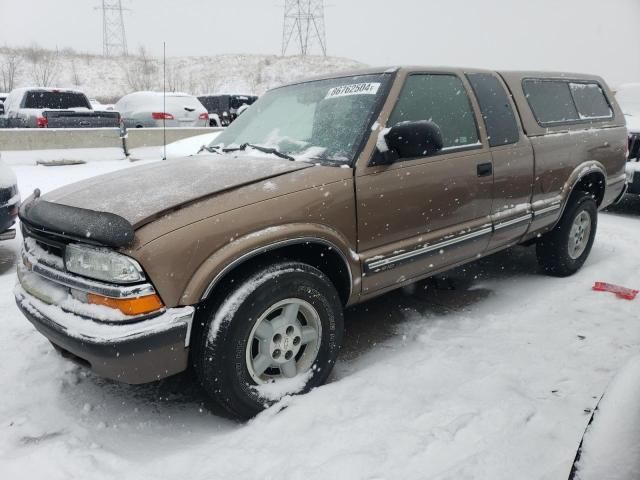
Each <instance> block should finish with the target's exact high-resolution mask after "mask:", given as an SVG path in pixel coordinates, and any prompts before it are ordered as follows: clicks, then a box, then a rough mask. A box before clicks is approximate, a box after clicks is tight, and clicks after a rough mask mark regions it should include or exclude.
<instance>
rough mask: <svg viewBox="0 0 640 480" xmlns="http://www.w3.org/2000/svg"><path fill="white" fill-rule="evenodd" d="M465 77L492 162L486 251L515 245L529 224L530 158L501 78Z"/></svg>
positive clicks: (480, 74)
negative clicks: (470, 88)
mask: <svg viewBox="0 0 640 480" xmlns="http://www.w3.org/2000/svg"><path fill="white" fill-rule="evenodd" d="M467 78H468V79H469V83H470V84H471V86H472V88H473V92H474V94H475V96H476V99H477V100H478V104H479V106H480V111H481V113H482V118H483V121H484V124H485V127H486V131H487V140H488V143H489V147H490V149H491V157H492V159H493V205H492V207H491V220H492V223H493V227H494V233H493V235H492V237H491V242H490V243H489V248H488V251H489V252H490V251H492V250H497V249H500V248H503V247H505V246H508V245H511V244H516V243H517V242H518V241H519V240H520V239H521V238H522V236H523V235H524V234H525V233H526V231H527V228H528V227H529V224H530V223H531V219H532V217H533V215H532V210H531V196H532V193H533V183H534V178H533V176H534V155H533V148H532V146H531V142H529V139H528V137H527V136H526V135H524V134H523V132H522V126H521V124H520V122H519V119H518V118H517V116H516V114H515V106H514V103H513V100H512V99H511V96H510V95H508V94H507V90H506V88H505V85H504V83H503V82H502V79H501V78H499V77H498V76H497V75H495V74H492V73H469V74H467Z"/></svg>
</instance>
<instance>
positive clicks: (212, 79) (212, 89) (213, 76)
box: [200, 73, 222, 93]
mask: <svg viewBox="0 0 640 480" xmlns="http://www.w3.org/2000/svg"><path fill="white" fill-rule="evenodd" d="M221 83H222V79H221V78H220V76H219V75H218V74H217V73H209V74H208V75H207V76H206V77H204V78H203V79H202V81H201V82H200V90H201V93H218V89H219V88H220V85H221Z"/></svg>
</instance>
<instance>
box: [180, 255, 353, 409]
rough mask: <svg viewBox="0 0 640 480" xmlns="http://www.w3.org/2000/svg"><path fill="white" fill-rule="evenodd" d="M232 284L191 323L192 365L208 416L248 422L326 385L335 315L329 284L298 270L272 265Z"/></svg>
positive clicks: (338, 318) (336, 330)
mask: <svg viewBox="0 0 640 480" xmlns="http://www.w3.org/2000/svg"><path fill="white" fill-rule="evenodd" d="M236 285H238V286H237V287H236V288H234V289H233V290H231V291H230V293H229V294H228V295H222V296H223V297H224V298H223V299H221V300H219V301H218V302H217V303H216V304H215V305H213V308H211V309H209V310H208V312H207V311H206V310H205V311H204V312H203V317H202V319H201V320H200V322H197V323H199V324H200V326H201V329H199V331H198V332H197V336H198V337H197V338H194V340H193V343H192V344H193V345H194V350H193V351H192V363H193V367H194V371H195V373H196V376H197V378H198V381H199V383H200V384H201V385H202V387H203V389H204V390H205V392H206V393H207V395H208V396H209V398H211V399H212V400H213V402H214V405H212V407H213V408H212V409H213V410H214V411H216V410H218V409H217V408H216V407H218V406H220V407H222V408H223V409H224V410H225V411H226V412H227V413H229V414H231V416H233V417H236V418H239V419H248V418H251V417H253V416H255V415H256V414H258V413H259V412H261V411H262V410H264V409H265V408H267V407H268V406H270V405H272V404H273V403H275V402H276V401H278V400H280V399H281V398H282V397H283V396H285V395H288V394H295V393H306V392H308V391H309V390H311V389H312V388H314V387H317V386H319V385H322V384H323V383H324V382H325V381H326V379H327V377H328V376H329V374H330V373H331V370H332V368H333V365H334V364H335V361H336V358H337V356H338V350H339V348H340V345H341V342H342V333H343V312H342V303H341V301H340V297H339V295H338V292H337V291H336V289H335V287H334V286H333V284H332V283H331V281H330V280H329V279H328V278H327V277H326V276H325V275H324V274H323V273H322V272H321V271H319V270H317V269H316V268H313V267H311V266H309V265H306V264H302V263H296V262H282V263H277V264H274V265H271V266H269V267H267V268H262V269H259V270H257V271H255V272H253V273H252V274H250V275H247V276H245V277H244V280H243V281H240V282H238V283H236ZM310 330H315V339H313V335H312V334H313V332H311V333H310ZM250 339H251V340H250ZM249 345H250V347H249ZM292 361H293V362H294V365H295V366H294V367H291V365H292V363H291V362H292ZM267 362H269V366H268V367H265V365H266V364H267ZM285 363H286V365H285ZM292 368H293V370H292ZM260 371H262V373H260Z"/></svg>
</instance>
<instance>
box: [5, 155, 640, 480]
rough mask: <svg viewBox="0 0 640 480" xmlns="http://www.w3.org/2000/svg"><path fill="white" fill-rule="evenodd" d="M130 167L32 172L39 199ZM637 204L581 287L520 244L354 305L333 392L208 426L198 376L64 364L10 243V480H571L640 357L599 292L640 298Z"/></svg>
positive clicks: (611, 301) (618, 214) (617, 224)
mask: <svg viewBox="0 0 640 480" xmlns="http://www.w3.org/2000/svg"><path fill="white" fill-rule="evenodd" d="M124 166H125V165H123V164H122V163H115V164H111V163H109V162H104V164H100V166H93V167H92V165H91V164H87V165H79V166H68V167H51V168H46V167H33V166H18V167H16V173H17V175H18V178H19V182H20V187H21V189H22V190H23V192H27V191H28V190H30V189H32V188H34V187H35V186H39V185H44V186H45V187H44V188H45V189H49V188H53V187H55V186H56V185H57V184H61V183H66V182H68V181H73V180H78V179H80V178H83V177H86V176H90V175H93V174H95V173H97V172H102V171H109V170H112V169H115V168H121V167H124ZM58 168H59V169H58ZM629 202H631V203H630V204H629V205H625V204H623V205H622V206H620V207H616V208H615V209H611V212H609V213H603V214H602V215H601V217H600V223H599V231H598V236H597V238H596V242H595V246H594V249H593V252H592V254H591V256H590V258H589V259H588V261H587V263H586V265H585V267H584V268H583V269H582V270H581V271H580V272H579V273H578V274H576V275H574V276H573V277H571V278H565V279H559V278H550V277H546V276H543V275H541V274H540V273H539V272H538V268H537V265H536V261H535V255H534V251H533V249H532V248H524V247H518V248H515V249H512V250H509V251H507V252H503V253H500V254H498V255H495V256H493V257H488V258H484V259H481V260H479V261H477V262H475V263H473V264H471V265H467V266H465V267H462V268H459V269H456V270H454V271H452V272H450V273H448V274H447V275H445V276H441V277H438V278H436V279H432V280H429V281H425V282H420V283H418V284H417V285H415V286H413V287H410V288H406V289H402V290H398V291H396V292H392V293H390V294H388V295H385V296H383V297H381V298H378V299H376V300H373V301H371V302H368V303H366V304H363V305H359V306H356V307H353V308H350V309H349V310H348V311H347V313H346V334H345V347H344V349H343V353H342V356H341V360H340V361H339V363H338V365H337V366H336V369H335V373H334V374H333V376H332V378H331V381H330V383H329V384H327V385H325V386H323V387H321V388H318V389H316V390H314V391H312V392H311V393H309V394H307V395H304V396H299V397H294V398H286V399H284V400H283V401H282V402H281V403H280V404H279V405H277V406H274V407H272V408H271V409H269V410H267V411H265V412H264V413H262V414H261V415H259V416H258V417H257V418H256V419H254V420H252V421H251V422H249V423H247V424H236V423H233V422H230V421H228V420H225V419H222V418H219V417H216V416H214V415H212V414H210V413H208V412H207V410H206V409H205V408H204V407H203V400H204V399H203V397H202V394H201V393H200V391H199V390H198V389H197V388H195V387H194V386H193V384H192V383H191V381H190V378H189V376H188V375H180V376H177V377H174V378H170V379H167V380H165V381H162V382H158V383H155V384H151V385H146V386H127V385H121V384H117V383H114V382H110V381H106V380H103V379H100V378H98V377H96V376H94V375H93V374H91V373H89V372H86V371H84V370H82V369H80V368H79V367H76V366H75V365H73V364H71V363H69V362H68V361H66V360H64V359H62V358H60V357H59V356H58V355H57V354H56V353H55V352H54V351H53V349H52V347H51V346H50V344H49V343H48V342H47V341H46V340H45V339H44V338H43V337H42V336H41V335H39V334H38V333H37V332H36V331H35V330H34V329H33V327H32V326H31V324H29V323H28V322H27V321H26V320H25V319H24V318H23V317H22V316H21V315H20V313H19V312H18V310H17V308H16V307H15V305H14V303H13V298H12V293H11V290H12V288H13V285H14V282H15V275H14V268H15V258H16V253H17V251H18V248H19V239H16V240H14V241H11V242H8V243H3V244H0V292H1V293H0V311H1V312H2V322H3V336H2V338H3V340H4V341H3V347H2V348H0V364H1V365H2V369H0V385H1V386H2V387H3V388H2V389H0V419H2V421H1V422H0V478H44V477H45V476H46V478H50V479H58V478H60V479H68V478H76V477H78V478H88V477H87V476H88V475H89V477H90V478H96V479H102V478H105V479H107V478H109V479H112V478H114V477H116V476H117V477H118V478H122V479H128V478H131V479H140V478H156V479H164V478H167V479H169V478H172V479H173V478H179V477H188V478H191V479H215V478H234V479H244V478H247V479H256V478H305V479H316V478H317V479H326V478H336V479H342V478H344V479H350V480H352V479H354V478H474V479H492V480H495V479H514V478H527V479H529V478H531V479H534V478H536V479H537V478H566V476H567V474H568V471H569V469H570V465H571V462H572V460H573V456H574V454H575V451H576V448H577V446H578V443H579V441H580V437H581V435H582V433H583V431H584V428H585V426H586V424H587V421H588V419H589V410H590V409H591V408H593V406H594V405H595V404H596V402H597V400H598V398H599V397H600V395H601V394H602V392H603V390H604V389H605V387H606V385H607V383H608V381H609V379H610V378H611V377H612V376H613V375H614V374H615V372H616V370H617V369H618V368H619V367H620V366H621V365H622V364H624V363H625V361H626V360H627V359H628V358H630V357H631V356H633V355H634V354H637V353H638V351H639V348H640V324H639V322H640V313H639V311H640V310H639V308H638V305H640V304H639V303H638V300H636V301H633V302H629V301H624V300H620V299H617V298H616V297H615V296H613V295H611V294H606V293H597V292H593V291H591V285H592V284H593V282H595V281H599V280H601V281H608V282H611V283H619V284H622V285H626V286H629V287H636V288H637V287H638V286H639V285H638V282H640V278H639V277H638V274H637V272H638V271H639V269H640V255H638V254H637V234H638V231H640V215H639V214H638V211H639V210H634V209H635V208H636V206H637V204H635V203H634V202H635V200H633V199H632V200H629ZM283 407H286V408H283ZM285 466H286V475H284V476H283V474H282V472H283V468H285ZM27 470H28V477H26V476H25V473H26V472H27Z"/></svg>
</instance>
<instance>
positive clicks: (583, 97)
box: [569, 83, 613, 120]
mask: <svg viewBox="0 0 640 480" xmlns="http://www.w3.org/2000/svg"><path fill="white" fill-rule="evenodd" d="M569 87H570V88H571V93H572V95H573V99H574V100H575V102H576V107H577V108H578V113H579V114H580V118H581V119H583V120H584V119H592V118H611V117H612V116H613V111H612V110H611V107H610V106H609V102H607V99H606V98H605V96H604V92H603V91H602V88H600V85H598V84H597V83H570V84H569Z"/></svg>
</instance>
